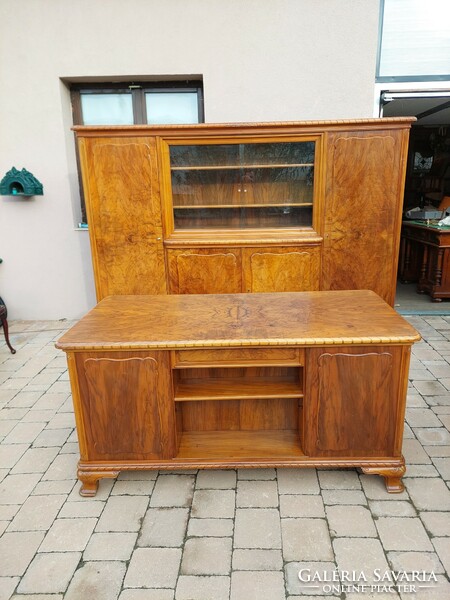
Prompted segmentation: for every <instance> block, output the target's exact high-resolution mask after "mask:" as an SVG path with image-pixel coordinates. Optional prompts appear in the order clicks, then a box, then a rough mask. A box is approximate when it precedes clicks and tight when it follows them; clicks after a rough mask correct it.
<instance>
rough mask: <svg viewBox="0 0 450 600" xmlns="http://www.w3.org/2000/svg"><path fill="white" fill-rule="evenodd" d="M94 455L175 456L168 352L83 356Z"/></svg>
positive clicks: (85, 399) (81, 364)
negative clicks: (118, 355)
mask: <svg viewBox="0 0 450 600" xmlns="http://www.w3.org/2000/svg"><path fill="white" fill-rule="evenodd" d="M77 370H78V375H79V381H80V388H82V390H83V392H84V393H82V394H81V397H82V398H83V401H82V413H83V421H84V424H85V430H86V436H87V439H88V448H89V449H90V450H89V454H90V456H89V459H90V460H92V459H98V460H108V459H109V460H111V459H112V460H114V459H116V460H127V459H128V460H139V459H157V458H171V457H173V456H174V453H175V433H174V432H175V428H174V411H173V401H172V399H171V397H170V390H171V382H170V370H169V358H168V355H167V354H166V353H163V354H162V353H159V354H157V353H153V354H152V355H150V356H148V355H143V356H141V357H136V356H133V357H130V356H129V355H128V357H127V356H126V355H125V354H123V355H122V356H121V357H120V358H116V353H114V354H110V355H104V356H100V357H98V356H96V355H94V354H92V355H84V356H83V355H80V356H79V357H78V358H77Z"/></svg>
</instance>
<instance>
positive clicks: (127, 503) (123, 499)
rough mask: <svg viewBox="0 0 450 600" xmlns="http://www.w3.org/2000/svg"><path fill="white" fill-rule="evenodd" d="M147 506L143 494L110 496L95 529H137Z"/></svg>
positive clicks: (146, 499)
mask: <svg viewBox="0 0 450 600" xmlns="http://www.w3.org/2000/svg"><path fill="white" fill-rule="evenodd" d="M147 506H148V498H147V497H145V496H129V497H128V496H111V497H110V498H109V500H108V502H107V503H106V506H105V509H104V511H103V513H102V516H101V517H100V519H99V521H98V524H97V527H96V531H97V532H99V531H104V532H106V531H139V529H140V528H141V519H142V517H143V516H144V514H145V511H146V510H147Z"/></svg>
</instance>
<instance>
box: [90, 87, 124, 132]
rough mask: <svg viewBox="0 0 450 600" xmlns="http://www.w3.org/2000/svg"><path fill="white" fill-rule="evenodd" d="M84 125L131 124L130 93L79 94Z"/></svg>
mask: <svg viewBox="0 0 450 600" xmlns="http://www.w3.org/2000/svg"><path fill="white" fill-rule="evenodd" d="M80 96H81V110H82V112H83V124H84V125H133V103H132V99H131V94H127V93H125V94H83V92H82V93H81V94H80Z"/></svg>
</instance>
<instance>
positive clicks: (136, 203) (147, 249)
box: [82, 138, 166, 300]
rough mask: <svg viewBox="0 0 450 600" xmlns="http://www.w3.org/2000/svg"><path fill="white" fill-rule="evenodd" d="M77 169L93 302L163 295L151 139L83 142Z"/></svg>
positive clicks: (156, 177)
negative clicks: (125, 296) (92, 274)
mask: <svg viewBox="0 0 450 600" xmlns="http://www.w3.org/2000/svg"><path fill="white" fill-rule="evenodd" d="M82 168H83V169H84V170H85V171H86V174H87V176H86V174H85V176H84V177H83V181H84V185H85V187H86V186H87V189H86V201H87V208H88V220H89V228H90V229H92V234H91V244H92V245H93V246H94V248H93V254H95V260H94V268H95V278H96V286H97V296H98V300H101V299H102V298H103V297H105V296H108V295H114V294H161V293H165V292H166V282H165V268H164V250H163V243H162V225H161V208H160V199H159V185H158V169H157V157H156V146H155V141H154V139H153V138H144V139H142V138H141V139H139V138H121V139H119V138H117V139H114V138H113V139H108V138H105V139H95V138H94V139H89V140H84V152H83V166H82Z"/></svg>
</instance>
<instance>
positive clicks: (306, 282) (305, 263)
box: [243, 248, 320, 293]
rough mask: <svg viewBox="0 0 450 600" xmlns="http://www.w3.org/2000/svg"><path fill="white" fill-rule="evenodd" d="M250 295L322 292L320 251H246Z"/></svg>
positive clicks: (303, 249)
mask: <svg viewBox="0 0 450 600" xmlns="http://www.w3.org/2000/svg"><path fill="white" fill-rule="evenodd" d="M243 253H244V260H243V262H244V281H245V290H246V291H247V292H254V293H256V292H306V291H313V290H318V289H319V273H320V271H319V268H320V251H319V249H318V248H307V249H306V248H292V249H280V248H270V249H265V248H260V249H255V248H252V249H251V250H249V249H245V250H244V251H243Z"/></svg>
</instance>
